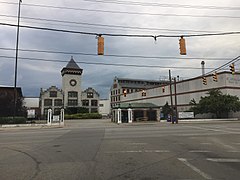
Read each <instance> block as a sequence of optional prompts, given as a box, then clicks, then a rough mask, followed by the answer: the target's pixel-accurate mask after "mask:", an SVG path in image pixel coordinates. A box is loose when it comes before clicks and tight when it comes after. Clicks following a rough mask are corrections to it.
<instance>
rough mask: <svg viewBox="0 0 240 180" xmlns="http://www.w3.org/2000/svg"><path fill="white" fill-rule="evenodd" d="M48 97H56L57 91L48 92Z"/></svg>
mask: <svg viewBox="0 0 240 180" xmlns="http://www.w3.org/2000/svg"><path fill="white" fill-rule="evenodd" d="M49 96H50V97H57V91H50V94H49Z"/></svg>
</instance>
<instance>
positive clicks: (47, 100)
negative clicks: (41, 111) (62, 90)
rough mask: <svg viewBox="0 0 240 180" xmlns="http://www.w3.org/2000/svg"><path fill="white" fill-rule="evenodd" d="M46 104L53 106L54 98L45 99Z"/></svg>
mask: <svg viewBox="0 0 240 180" xmlns="http://www.w3.org/2000/svg"><path fill="white" fill-rule="evenodd" d="M44 106H52V99H44Z"/></svg>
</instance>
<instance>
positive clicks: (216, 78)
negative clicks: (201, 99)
mask: <svg viewBox="0 0 240 180" xmlns="http://www.w3.org/2000/svg"><path fill="white" fill-rule="evenodd" d="M213 81H215V82H218V77H217V72H215V73H214V74H213Z"/></svg>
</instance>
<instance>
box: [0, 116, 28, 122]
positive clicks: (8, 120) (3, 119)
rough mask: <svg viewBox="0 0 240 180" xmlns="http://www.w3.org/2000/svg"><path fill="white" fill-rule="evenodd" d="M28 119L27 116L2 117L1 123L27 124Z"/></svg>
mask: <svg viewBox="0 0 240 180" xmlns="http://www.w3.org/2000/svg"><path fill="white" fill-rule="evenodd" d="M26 121H27V119H26V118H25V117H20V116H18V117H14V119H13V117H0V124H25V123H26Z"/></svg>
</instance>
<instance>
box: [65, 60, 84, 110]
mask: <svg viewBox="0 0 240 180" xmlns="http://www.w3.org/2000/svg"><path fill="white" fill-rule="evenodd" d="M82 72H83V70H82V69H81V68H80V67H79V66H78V65H77V63H76V62H75V61H74V60H73V57H72V58H71V60H70V61H69V63H68V64H67V66H66V67H64V68H63V69H62V70H61V74H62V91H63V97H64V100H63V102H64V108H66V107H80V106H81V105H82V104H81V103H82V99H81V93H82V91H81V79H82Z"/></svg>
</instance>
